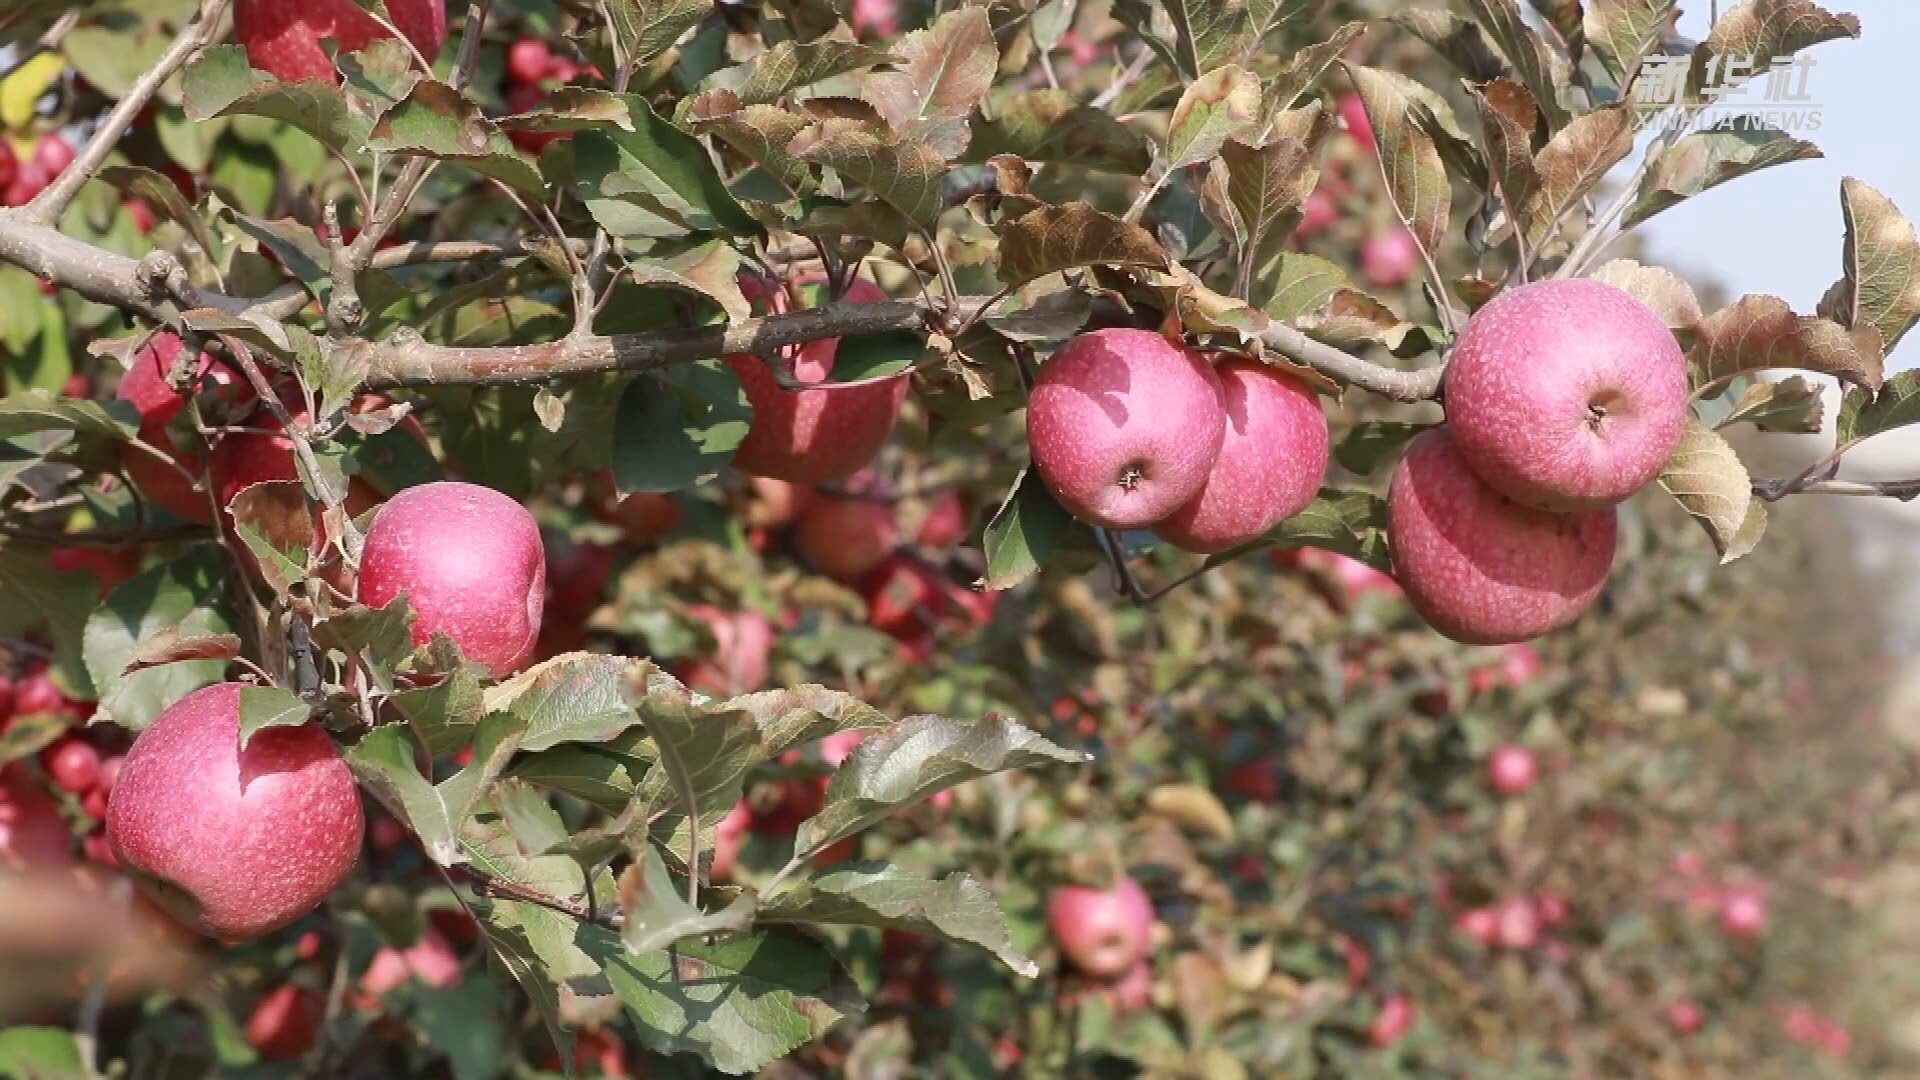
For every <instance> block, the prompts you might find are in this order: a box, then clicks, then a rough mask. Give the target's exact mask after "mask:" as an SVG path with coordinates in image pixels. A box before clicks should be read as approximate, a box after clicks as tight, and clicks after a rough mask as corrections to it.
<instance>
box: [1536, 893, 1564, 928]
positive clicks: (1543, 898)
mask: <svg viewBox="0 0 1920 1080" xmlns="http://www.w3.org/2000/svg"><path fill="white" fill-rule="evenodd" d="M1533 908H1534V910H1535V911H1536V912H1538V913H1539V914H1540V925H1542V926H1558V925H1560V924H1561V923H1563V922H1566V921H1567V915H1568V906H1567V898H1566V897H1564V896H1562V895H1560V894H1559V893H1557V892H1542V893H1537V894H1535V895H1534V898H1533Z"/></svg>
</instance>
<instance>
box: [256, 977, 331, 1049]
mask: <svg viewBox="0 0 1920 1080" xmlns="http://www.w3.org/2000/svg"><path fill="white" fill-rule="evenodd" d="M324 1011H325V1004H324V1003H323V1002H322V1001H321V999H320V995H319V994H318V993H316V992H314V991H312V990H308V989H306V988H304V987H299V986H295V985H293V984H292V983H282V984H280V985H279V986H276V987H274V988H273V989H272V990H269V991H267V993H266V996H265V997H262V998H261V999H260V1000H259V1002H258V1003H256V1004H255V1005H254V1007H253V1012H252V1013H250V1014H248V1016H247V1045H248V1046H251V1047H253V1049H254V1052H255V1053H257V1054H259V1055H260V1057H261V1058H262V1059H264V1060H266V1061H290V1060H292V1059H294V1058H297V1057H299V1056H300V1055H302V1054H304V1053H306V1052H307V1051H308V1050H310V1049H312V1048H313V1039H314V1036H315V1035H317V1034H318V1033H319V1031H320V1016H321V1013H322V1012H324Z"/></svg>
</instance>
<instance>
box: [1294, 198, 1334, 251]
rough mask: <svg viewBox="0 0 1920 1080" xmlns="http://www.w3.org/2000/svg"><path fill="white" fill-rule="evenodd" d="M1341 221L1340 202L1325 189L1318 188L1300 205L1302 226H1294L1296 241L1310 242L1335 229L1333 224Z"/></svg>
mask: <svg viewBox="0 0 1920 1080" xmlns="http://www.w3.org/2000/svg"><path fill="white" fill-rule="evenodd" d="M1339 220H1340V203H1339V201H1338V200H1337V199H1335V198H1334V197H1333V193H1332V192H1330V191H1328V190H1327V189H1326V188H1325V187H1316V188H1314V189H1313V191H1312V192H1310V193H1309V194H1308V195H1307V200H1306V201H1305V202H1304V203H1301V204H1300V224H1298V225H1296V226H1294V229H1293V235H1294V237H1295V239H1299V240H1308V239H1311V238H1313V237H1316V236H1319V235H1320V234H1321V233H1323V232H1326V231H1327V230H1328V229H1331V228H1333V223H1334V222H1336V221H1339Z"/></svg>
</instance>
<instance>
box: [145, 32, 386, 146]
mask: <svg viewBox="0 0 1920 1080" xmlns="http://www.w3.org/2000/svg"><path fill="white" fill-rule="evenodd" d="M180 78H181V91H182V100H181V104H182V106H183V107H184V108H185V109H186V113H187V116H188V118H190V119H192V120H194V121H196V122H203V121H206V120H211V119H214V118H215V117H221V116H264V117H267V118H269V119H273V120H281V121H284V122H286V123H288V124H291V125H292V126H294V127H295V128H298V129H299V130H301V131H304V132H306V133H307V134H308V135H311V136H313V137H314V139H316V140H318V141H319V142H320V143H321V144H322V145H324V146H326V147H327V148H329V149H331V150H334V151H337V152H340V153H356V152H358V151H359V149H360V147H361V145H362V144H364V143H366V141H367V138H368V135H369V133H370V128H369V123H368V120H367V118H366V117H364V116H361V115H359V114H357V113H355V112H354V111H352V110H350V109H348V108H347V99H346V97H345V96H344V95H342V94H341V92H340V90H339V88H338V87H335V86H333V85H330V84H328V83H324V82H317V81H315V82H281V81H280V80H278V79H276V78H274V77H273V76H271V75H268V74H267V73H265V72H263V71H255V70H254V69H253V67H252V66H251V65H249V64H248V63H247V53H246V50H245V49H243V48H241V47H240V46H238V45H215V46H214V47H212V48H210V49H208V50H207V51H206V52H204V53H202V54H201V55H200V58H199V59H198V60H195V61H194V62H193V63H192V64H189V65H188V66H187V69H186V71H184V72H182V73H181V76H180Z"/></svg>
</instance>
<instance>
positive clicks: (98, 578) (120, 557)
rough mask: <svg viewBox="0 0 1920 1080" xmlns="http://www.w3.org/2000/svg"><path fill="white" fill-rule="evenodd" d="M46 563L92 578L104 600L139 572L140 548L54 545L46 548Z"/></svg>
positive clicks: (63, 570) (57, 568) (59, 569)
mask: <svg viewBox="0 0 1920 1080" xmlns="http://www.w3.org/2000/svg"><path fill="white" fill-rule="evenodd" d="M47 563H48V565H50V566H52V567H53V568H54V569H55V570H57V571H60V572H62V573H80V574H86V575H87V576H89V577H91V578H93V580H94V583H95V584H96V585H98V586H99V589H98V591H99V595H100V598H101V599H103V600H104V599H106V596H107V594H108V593H110V592H112V591H113V590H114V588H115V587H117V586H118V585H119V584H120V583H121V582H123V581H125V580H127V579H128V578H130V577H133V576H134V575H135V574H138V573H139V572H140V549H139V548H138V547H127V548H119V549H115V548H98V547H80V546H78V545H74V544H55V545H54V546H52V547H50V548H48V549H47Z"/></svg>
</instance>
